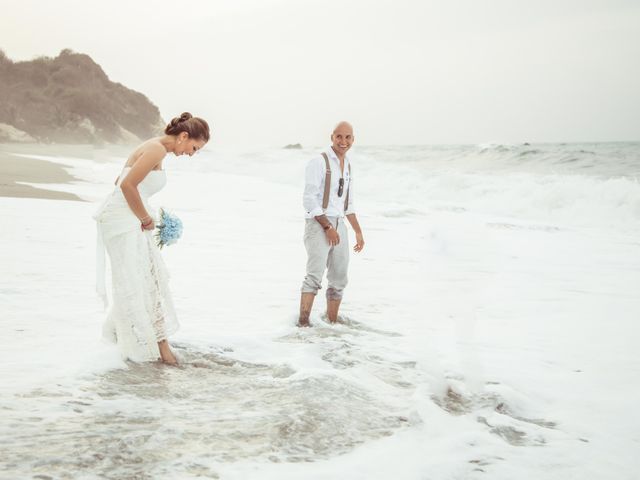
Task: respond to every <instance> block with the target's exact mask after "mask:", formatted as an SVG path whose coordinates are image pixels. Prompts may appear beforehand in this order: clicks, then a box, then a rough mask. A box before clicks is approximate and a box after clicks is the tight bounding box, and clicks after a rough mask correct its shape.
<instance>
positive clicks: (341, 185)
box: [338, 178, 344, 197]
mask: <svg viewBox="0 0 640 480" xmlns="http://www.w3.org/2000/svg"><path fill="white" fill-rule="evenodd" d="M343 190H344V178H341V179H340V180H339V181H338V196H339V197H341V196H342V191H343Z"/></svg>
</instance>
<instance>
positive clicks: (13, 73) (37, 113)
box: [0, 50, 164, 143]
mask: <svg viewBox="0 0 640 480" xmlns="http://www.w3.org/2000/svg"><path fill="white" fill-rule="evenodd" d="M1 124H4V126H2V125H1ZM9 127H11V128H9ZM163 128H164V121H163V120H162V118H161V117H160V111H159V110H158V107H156V106H155V105H154V104H153V103H151V102H150V101H149V99H148V98H147V97H145V96H144V95H143V94H142V93H139V92H136V91H134V90H131V89H129V88H127V87H125V86H124V85H121V84H120V83H115V82H112V81H111V80H109V78H108V77H107V75H106V74H105V73H104V71H103V70H102V68H101V67H100V65H98V64H97V63H96V62H94V61H93V60H92V59H91V57H89V56H88V55H84V54H80V53H74V52H72V51H71V50H63V51H62V52H60V54H59V55H58V56H57V57H55V58H48V57H41V58H37V59H35V60H30V61H25V62H13V61H12V60H10V59H9V58H8V57H7V56H6V55H5V54H4V52H2V51H0V141H33V140H36V141H41V142H60V143H63V142H64V143H103V142H109V143H131V142H133V141H139V140H141V139H145V138H148V137H151V136H153V135H156V134H158V133H160V132H161V131H162V129H163ZM24 139H30V140H24Z"/></svg>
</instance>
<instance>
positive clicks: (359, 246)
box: [353, 232, 364, 253]
mask: <svg viewBox="0 0 640 480" xmlns="http://www.w3.org/2000/svg"><path fill="white" fill-rule="evenodd" d="M363 248H364V237H363V236H362V232H360V233H356V244H355V246H354V247H353V251H354V252H356V253H358V252H361V251H362V249H363Z"/></svg>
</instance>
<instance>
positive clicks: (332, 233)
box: [324, 227, 340, 247]
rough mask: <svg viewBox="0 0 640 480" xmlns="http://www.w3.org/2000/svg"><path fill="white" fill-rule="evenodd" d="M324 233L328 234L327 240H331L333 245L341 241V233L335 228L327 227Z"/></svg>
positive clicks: (330, 243) (330, 242)
mask: <svg viewBox="0 0 640 480" xmlns="http://www.w3.org/2000/svg"><path fill="white" fill-rule="evenodd" d="M324 233H325V235H326V236H327V242H329V245H331V246H332V247H333V246H335V245H338V244H339V243H340V235H338V232H337V230H336V229H335V228H333V227H331V228H327V229H326V230H325V232H324Z"/></svg>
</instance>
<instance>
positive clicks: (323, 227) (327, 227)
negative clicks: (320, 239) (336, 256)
mask: <svg viewBox="0 0 640 480" xmlns="http://www.w3.org/2000/svg"><path fill="white" fill-rule="evenodd" d="M332 228H333V225H331V224H330V223H327V224H326V225H322V229H323V230H324V231H325V232H326V231H327V230H331V229H332Z"/></svg>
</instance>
